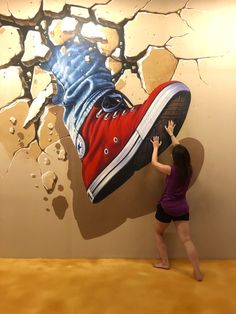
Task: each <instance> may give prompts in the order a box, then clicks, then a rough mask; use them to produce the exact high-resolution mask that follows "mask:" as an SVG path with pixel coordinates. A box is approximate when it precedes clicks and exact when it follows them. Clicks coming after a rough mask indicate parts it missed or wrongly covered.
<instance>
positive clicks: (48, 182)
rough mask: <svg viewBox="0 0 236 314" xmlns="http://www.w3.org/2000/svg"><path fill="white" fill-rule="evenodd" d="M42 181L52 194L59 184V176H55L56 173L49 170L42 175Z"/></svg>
mask: <svg viewBox="0 0 236 314" xmlns="http://www.w3.org/2000/svg"><path fill="white" fill-rule="evenodd" d="M41 179H42V183H43V186H44V187H45V189H46V190H47V192H48V193H52V192H53V190H54V188H55V185H56V182H57V175H56V174H55V172H53V171H52V170H49V171H47V172H45V173H43V174H42V177H41Z"/></svg>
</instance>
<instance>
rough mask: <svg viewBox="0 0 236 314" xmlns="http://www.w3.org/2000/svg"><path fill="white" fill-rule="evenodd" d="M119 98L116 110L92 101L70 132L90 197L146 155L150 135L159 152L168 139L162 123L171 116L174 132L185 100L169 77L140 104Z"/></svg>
mask: <svg viewBox="0 0 236 314" xmlns="http://www.w3.org/2000/svg"><path fill="white" fill-rule="evenodd" d="M108 99H109V98H108ZM124 103H125V102H123V104H122V106H120V105H119V106H117V110H116V111H114V106H113V107H112V109H111V110H110V109H109V101H108V103H106V104H105V108H104V106H103V107H102V109H101V106H94V107H93V108H92V110H91V111H90V113H89V115H88V116H87V118H86V120H85V122H84V123H83V125H82V127H81V128H80V130H79V134H78V135H77V138H76V146H77V150H78V153H79V156H80V158H81V161H82V173H83V180H84V184H85V187H86V190H87V193H88V196H89V197H90V199H91V201H92V202H93V203H97V202H99V201H101V200H102V199H104V198H105V197H106V196H108V195H109V194H110V193H112V192H113V191H114V190H116V189H117V188H118V187H119V186H121V184H123V183H124V182H125V181H126V180H127V179H128V178H130V177H131V176H132V174H133V173H134V172H135V171H136V170H138V169H140V168H142V167H143V166H145V165H146V164H148V163H149V162H150V161H151V155H152V144H151V142H150V139H151V137H152V136H153V135H158V136H160V139H161V140H162V145H161V147H160V151H159V153H161V152H162V151H163V150H165V149H166V148H167V147H168V146H169V145H170V143H171V141H170V138H169V136H168V134H167V133H166V131H165V129H164V126H165V125H167V122H168V120H173V121H174V122H175V123H176V127H175V135H176V134H177V133H178V132H179V130H180V128H181V126H182V124H183V122H184V120H185V117H186V115H187V111H188V107H189V104H190V91H189V89H188V87H187V86H186V85H185V84H183V83H181V82H175V81H170V82H167V83H164V84H162V85H160V86H159V87H157V88H156V89H155V90H154V91H153V92H152V93H151V95H150V96H149V97H148V99H147V100H146V101H145V102H144V104H142V105H136V106H133V107H131V108H129V107H128V106H127V105H126V106H124ZM104 109H105V111H104ZM110 111H111V112H110Z"/></svg>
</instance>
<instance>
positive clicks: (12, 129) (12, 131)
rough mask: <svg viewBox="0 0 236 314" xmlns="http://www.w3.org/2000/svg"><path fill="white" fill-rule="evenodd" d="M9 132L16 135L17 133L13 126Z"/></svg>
mask: <svg viewBox="0 0 236 314" xmlns="http://www.w3.org/2000/svg"><path fill="white" fill-rule="evenodd" d="M9 132H10V133H11V134H14V133H15V128H14V127H13V126H11V127H10V128H9Z"/></svg>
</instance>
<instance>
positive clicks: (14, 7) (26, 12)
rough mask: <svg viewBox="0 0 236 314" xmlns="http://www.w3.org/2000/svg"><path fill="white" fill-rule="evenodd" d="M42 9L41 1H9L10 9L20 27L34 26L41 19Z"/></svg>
mask: <svg viewBox="0 0 236 314" xmlns="http://www.w3.org/2000/svg"><path fill="white" fill-rule="evenodd" d="M1 2H2V1H1ZM40 7H41V0H21V1H12V0H8V9H9V11H10V12H11V14H12V16H13V17H14V20H16V22H17V23H18V24H20V25H34V24H35V23H36V22H37V20H38V19H39V18H40V16H39V14H38V13H39V10H40Z"/></svg>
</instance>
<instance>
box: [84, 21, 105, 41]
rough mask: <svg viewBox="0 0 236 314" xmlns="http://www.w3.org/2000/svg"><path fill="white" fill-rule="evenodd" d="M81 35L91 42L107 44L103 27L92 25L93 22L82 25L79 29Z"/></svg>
mask: <svg viewBox="0 0 236 314" xmlns="http://www.w3.org/2000/svg"><path fill="white" fill-rule="evenodd" d="M81 35H82V36H83V37H84V38H86V39H88V40H90V41H91V42H98V41H102V42H107V38H106V35H105V33H104V32H103V26H101V25H98V24H94V23H93V22H88V23H85V24H83V26H82V28H81Z"/></svg>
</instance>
